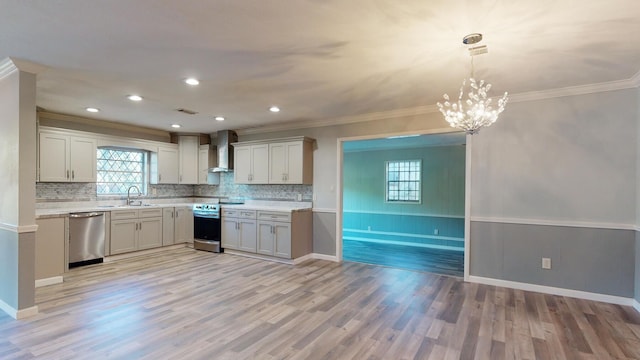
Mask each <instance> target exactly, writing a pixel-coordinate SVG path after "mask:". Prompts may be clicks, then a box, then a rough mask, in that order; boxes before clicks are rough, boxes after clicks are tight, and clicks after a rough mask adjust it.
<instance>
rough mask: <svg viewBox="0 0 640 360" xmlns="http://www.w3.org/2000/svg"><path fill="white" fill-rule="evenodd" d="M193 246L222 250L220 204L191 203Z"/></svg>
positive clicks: (215, 250)
mask: <svg viewBox="0 0 640 360" xmlns="http://www.w3.org/2000/svg"><path fill="white" fill-rule="evenodd" d="M193 237H194V240H193V248H194V249H196V250H205V251H212V252H222V251H223V249H222V245H221V233H220V205H219V204H193Z"/></svg>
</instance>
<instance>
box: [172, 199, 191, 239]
mask: <svg viewBox="0 0 640 360" xmlns="http://www.w3.org/2000/svg"><path fill="white" fill-rule="evenodd" d="M175 227H176V228H175V234H176V235H175V242H176V243H183V242H184V243H190V244H193V209H192V208H188V207H183V208H176V225H175Z"/></svg>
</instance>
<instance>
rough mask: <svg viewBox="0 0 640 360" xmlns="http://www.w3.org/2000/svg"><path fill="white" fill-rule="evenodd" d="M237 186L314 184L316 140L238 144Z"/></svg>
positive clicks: (235, 178) (300, 138)
mask: <svg viewBox="0 0 640 360" xmlns="http://www.w3.org/2000/svg"><path fill="white" fill-rule="evenodd" d="M234 151H235V154H234V155H235V170H234V171H235V175H234V180H235V182H236V183H237V184H312V183H313V139H309V138H306V137H296V138H288V139H279V140H271V141H252V142H245V143H235V144H234Z"/></svg>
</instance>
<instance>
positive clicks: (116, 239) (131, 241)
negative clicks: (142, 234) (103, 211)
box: [111, 219, 138, 255]
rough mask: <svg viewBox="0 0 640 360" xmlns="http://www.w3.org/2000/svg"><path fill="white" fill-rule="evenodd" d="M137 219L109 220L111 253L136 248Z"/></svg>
mask: <svg viewBox="0 0 640 360" xmlns="http://www.w3.org/2000/svg"><path fill="white" fill-rule="evenodd" d="M137 232H138V219H127V220H111V255H115V254H121V253H126V252H130V251H135V250H136V235H137Z"/></svg>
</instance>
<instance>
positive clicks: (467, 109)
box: [437, 33, 509, 135]
mask: <svg viewBox="0 0 640 360" xmlns="http://www.w3.org/2000/svg"><path fill="white" fill-rule="evenodd" d="M481 40H482V34H479V33H475V34H469V35H467V36H465V37H464V38H463V39H462V42H463V43H464V44H465V45H471V44H476V43H478V42H480V41H481ZM473 49H476V48H471V49H469V50H470V54H471V76H470V78H469V79H468V80H467V79H465V80H462V86H461V87H460V94H459V95H458V100H457V101H450V99H449V95H447V94H444V96H443V97H444V100H445V101H444V104H441V103H440V102H438V104H437V105H438V109H440V112H441V113H442V115H444V118H445V120H447V122H448V123H449V125H451V127H454V128H458V129H461V130H464V131H465V132H466V133H467V134H469V135H473V134H476V133H478V131H480V128H482V127H485V126H490V125H491V124H493V123H494V122H496V120H498V115H499V114H500V113H501V112H503V111H504V107H505V105H506V104H507V101H508V100H509V98H508V94H507V92H505V93H504V95H503V96H502V98H500V99H498V104H497V105H498V106H497V108H495V109H494V108H493V107H492V99H491V98H487V93H488V92H489V90H491V84H489V83H485V81H484V80H480V82H477V81H476V80H475V78H474V68H473V56H474V55H475V54H477V53H474V51H472V50H473ZM485 52H486V51H485ZM467 84H468V89H467V98H466V100H465V99H463V98H464V93H465V87H466V86H467Z"/></svg>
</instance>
